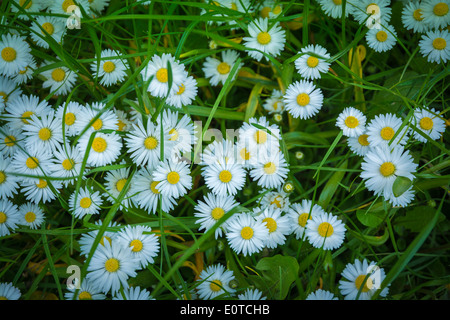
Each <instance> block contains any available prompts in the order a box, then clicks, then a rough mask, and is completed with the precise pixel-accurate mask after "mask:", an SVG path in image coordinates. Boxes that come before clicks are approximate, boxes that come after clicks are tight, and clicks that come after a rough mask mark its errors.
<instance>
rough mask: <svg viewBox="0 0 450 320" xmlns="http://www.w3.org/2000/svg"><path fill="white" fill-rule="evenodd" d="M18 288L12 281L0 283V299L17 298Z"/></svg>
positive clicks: (19, 294)
mask: <svg viewBox="0 0 450 320" xmlns="http://www.w3.org/2000/svg"><path fill="white" fill-rule="evenodd" d="M21 295H22V294H21V293H20V290H19V289H18V288H16V287H15V286H13V284H12V282H8V283H7V282H3V283H0V300H19V298H20V297H21Z"/></svg>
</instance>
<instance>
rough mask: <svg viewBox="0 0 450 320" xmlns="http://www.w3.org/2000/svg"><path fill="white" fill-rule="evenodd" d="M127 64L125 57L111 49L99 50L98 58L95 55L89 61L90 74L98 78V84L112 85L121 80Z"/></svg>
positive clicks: (124, 74)
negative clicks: (91, 60)
mask: <svg viewBox="0 0 450 320" xmlns="http://www.w3.org/2000/svg"><path fill="white" fill-rule="evenodd" d="M127 69H128V64H127V62H126V59H125V58H123V57H121V55H120V54H119V53H117V52H115V51H113V50H111V49H105V50H103V51H102V52H100V59H99V58H98V57H97V56H95V61H94V62H92V63H91V70H92V72H93V73H92V76H93V77H94V78H97V77H98V78H99V79H100V84H101V85H105V86H112V85H114V84H117V83H119V82H122V81H123V80H124V78H125V76H126V74H127V73H126V70H127Z"/></svg>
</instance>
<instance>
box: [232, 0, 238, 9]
mask: <svg viewBox="0 0 450 320" xmlns="http://www.w3.org/2000/svg"><path fill="white" fill-rule="evenodd" d="M231 9H232V10H237V9H238V8H237V5H236V3H234V2H232V3H231Z"/></svg>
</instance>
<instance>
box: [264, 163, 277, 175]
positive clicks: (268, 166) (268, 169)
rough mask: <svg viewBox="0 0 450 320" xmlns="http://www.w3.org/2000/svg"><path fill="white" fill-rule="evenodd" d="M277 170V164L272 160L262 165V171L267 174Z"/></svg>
mask: <svg viewBox="0 0 450 320" xmlns="http://www.w3.org/2000/svg"><path fill="white" fill-rule="evenodd" d="M276 170H277V166H276V165H275V163H273V162H267V163H266V164H265V165H264V172H265V173H267V174H273V173H275V171H276Z"/></svg>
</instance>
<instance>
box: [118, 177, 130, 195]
mask: <svg viewBox="0 0 450 320" xmlns="http://www.w3.org/2000/svg"><path fill="white" fill-rule="evenodd" d="M126 183H127V179H125V178H123V179H120V180H119V181H117V183H116V189H117V191H119V192H122V190H123V187H125V184H126Z"/></svg>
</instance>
